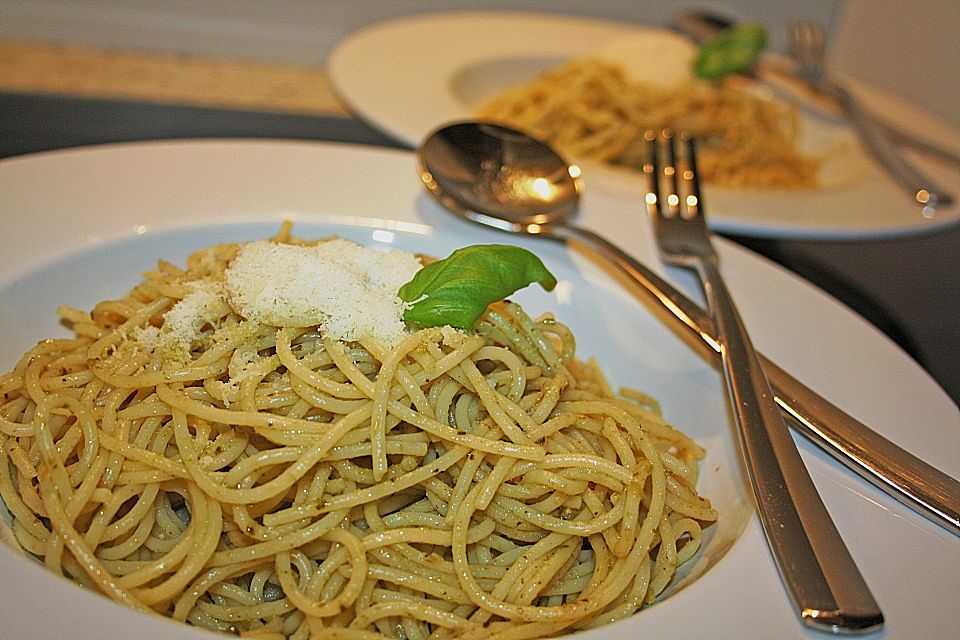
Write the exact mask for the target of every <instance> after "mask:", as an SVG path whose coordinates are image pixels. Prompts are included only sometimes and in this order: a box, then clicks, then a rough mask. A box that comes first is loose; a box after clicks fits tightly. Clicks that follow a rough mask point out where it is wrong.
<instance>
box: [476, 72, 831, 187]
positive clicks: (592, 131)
mask: <svg viewBox="0 0 960 640" xmlns="http://www.w3.org/2000/svg"><path fill="white" fill-rule="evenodd" d="M476 113H477V115H478V116H479V117H481V118H483V119H486V120H490V121H494V122H498V123H502V124H506V125H508V126H511V127H514V128H518V129H521V130H525V131H528V132H530V133H532V134H533V135H535V136H536V137H539V138H540V139H542V140H545V141H547V142H549V143H551V144H553V145H554V146H556V147H557V149H558V150H560V151H561V152H563V153H565V154H568V155H569V156H571V157H572V158H576V159H591V160H597V161H600V162H603V163H605V164H609V165H611V166H614V167H619V168H625V169H635V170H638V169H639V168H640V167H642V166H643V162H644V159H643V149H644V144H643V135H644V132H645V131H647V130H650V129H661V128H669V129H673V130H675V131H680V130H685V131H688V132H689V133H690V134H691V135H692V136H693V137H694V138H696V139H697V141H698V143H699V144H698V149H699V152H700V153H699V154H698V163H697V164H698V167H697V168H698V173H699V175H700V177H701V180H702V181H703V182H705V183H709V184H713V185H717V186H722V187H731V188H740V189H810V188H815V187H816V186H817V185H818V178H817V174H818V171H819V169H820V165H821V163H822V162H823V160H824V157H823V155H822V154H820V155H809V154H807V153H804V152H803V151H802V149H801V148H800V137H801V133H802V132H801V121H800V117H799V114H798V112H797V110H796V109H795V108H793V107H790V106H787V105H783V104H781V103H778V102H775V101H773V100H770V99H766V98H762V97H759V96H757V95H756V94H755V93H753V92H752V91H751V90H750V89H749V88H748V87H746V86H744V80H743V79H742V78H738V77H731V78H727V79H725V80H723V81H720V82H716V83H715V82H705V81H701V80H694V79H692V78H691V79H689V80H687V81H685V82H682V83H680V84H677V85H669V86H667V85H664V86H661V85H657V84H651V83H637V82H635V81H633V80H632V79H631V78H629V77H628V76H627V74H626V73H625V71H624V69H623V68H621V67H620V66H619V65H618V64H615V63H613V62H611V61H609V60H603V59H600V58H585V59H582V60H574V61H571V62H569V63H567V64H565V65H562V66H561V67H558V68H556V69H553V70H551V71H548V72H547V73H545V74H543V75H542V76H540V77H538V78H536V79H534V80H532V81H530V82H528V83H525V84H523V85H519V86H516V87H512V88H510V89H507V90H506V91H504V92H503V93H502V94H500V95H498V96H496V97H494V98H493V99H492V100H490V101H489V102H487V103H485V104H483V105H480V106H479V107H478V108H477V109H476Z"/></svg>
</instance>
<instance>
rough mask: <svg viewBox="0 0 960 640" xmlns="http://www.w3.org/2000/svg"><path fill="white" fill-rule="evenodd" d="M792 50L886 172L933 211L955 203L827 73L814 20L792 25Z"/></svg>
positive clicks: (809, 78)
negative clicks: (914, 164)
mask: <svg viewBox="0 0 960 640" xmlns="http://www.w3.org/2000/svg"><path fill="white" fill-rule="evenodd" d="M790 52H791V54H792V55H793V57H794V59H795V60H796V61H797V64H798V65H799V68H798V69H797V73H798V74H799V75H800V76H801V77H802V78H804V79H805V80H806V81H807V82H809V83H810V84H811V85H812V86H813V87H815V88H816V89H817V90H819V91H821V92H823V93H825V94H827V95H829V96H831V97H832V98H833V99H834V100H836V102H837V104H839V105H840V108H841V109H843V112H844V114H845V115H846V116H847V120H848V121H849V122H850V124H851V125H852V126H853V128H854V129H855V130H856V132H857V134H858V135H859V136H860V140H861V141H862V142H863V146H864V147H866V148H867V150H868V151H870V153H871V154H873V157H874V158H875V159H876V160H877V162H878V163H879V164H880V166H882V167H883V169H884V170H885V171H886V172H887V174H888V175H889V176H890V177H891V178H892V179H893V180H894V181H895V182H896V183H897V184H899V185H900V187H901V188H903V189H904V190H905V191H906V192H907V193H908V194H910V196H911V197H912V198H913V199H914V200H915V201H916V202H917V203H918V204H920V205H921V206H922V207H923V208H924V212H925V213H926V214H927V215H932V213H933V212H934V210H935V209H936V207H938V206H944V207H946V206H949V205H951V204H953V196H952V195H951V194H949V193H947V192H945V191H944V190H943V189H942V188H940V187H939V186H937V185H935V184H934V183H933V182H932V181H931V180H930V178H928V177H927V176H925V175H924V174H923V173H921V172H920V171H919V170H918V169H917V168H916V167H914V166H913V165H912V164H910V163H909V162H907V160H906V159H905V158H904V157H903V155H902V154H901V153H900V150H899V149H897V147H896V146H895V145H894V143H893V142H892V141H891V139H890V137H889V136H888V135H887V132H886V131H884V129H883V127H881V126H880V125H879V124H877V121H876V120H874V118H873V117H872V116H871V115H870V114H869V113H867V111H866V110H865V109H864V108H863V106H862V105H861V104H860V103H859V102H858V101H857V100H856V98H854V97H853V96H852V95H851V94H850V92H849V91H847V90H846V89H845V88H844V87H843V86H841V85H840V84H838V83H837V82H835V81H834V80H833V79H832V78H831V77H830V75H829V74H828V73H827V64H826V44H825V42H824V39H823V31H822V30H821V29H820V27H818V26H817V25H815V24H809V23H805V22H804V23H798V24H795V25H793V26H792V28H791V29H790Z"/></svg>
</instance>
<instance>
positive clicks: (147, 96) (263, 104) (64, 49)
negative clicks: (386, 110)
mask: <svg viewBox="0 0 960 640" xmlns="http://www.w3.org/2000/svg"><path fill="white" fill-rule="evenodd" d="M0 91H6V92H9V93H26V94H42V95H62V96H71V97H84V98H98V99H120V100H134V101H142V102H156V103H164V104H178V105H191V106H202V107H213V108H221V109H238V110H244V111H266V112H279V113H295V114H300V115H322V116H346V115H348V110H347V108H346V107H345V106H344V104H343V103H342V102H341V101H340V100H339V98H338V97H337V96H336V92H335V91H334V90H333V88H332V86H331V85H330V82H329V80H328V78H327V76H326V73H325V72H324V71H323V70H322V69H315V68H308V67H297V66H288V65H274V64H264V63H260V62H242V61H237V60H216V59H210V58H197V57H186V56H173V55H156V54H146V53H135V52H119V51H106V50H100V49H91V48H83V47H70V46H55V45H40V44H32V43H26V42H4V41H0Z"/></svg>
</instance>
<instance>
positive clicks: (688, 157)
mask: <svg viewBox="0 0 960 640" xmlns="http://www.w3.org/2000/svg"><path fill="white" fill-rule="evenodd" d="M682 137H683V140H682V142H683V144H682V145H681V146H682V152H678V145H677V144H676V139H675V137H674V136H673V135H672V134H671V133H670V132H669V131H668V132H663V133H660V134H654V133H652V132H648V133H647V135H646V137H645V141H646V143H647V145H646V146H647V149H648V151H649V153H648V154H647V155H646V162H645V164H644V174H645V175H646V177H647V185H648V189H647V195H646V203H647V209H648V212H649V214H650V219H651V221H652V223H653V230H654V236H655V238H656V241H657V248H658V249H659V251H660V256H661V257H662V259H663V260H664V262H666V263H668V264H672V265H676V266H680V267H685V268H688V269H693V270H695V271H696V272H697V274H698V275H699V276H700V280H701V282H702V283H703V288H704V292H705V293H706V299H707V309H708V312H709V313H710V316H711V318H712V319H713V323H714V326H715V327H716V328H717V341H718V342H719V343H720V358H721V362H722V365H723V373H724V379H725V380H726V383H727V384H726V386H727V393H728V397H729V399H730V403H731V406H732V409H733V414H734V418H735V423H736V425H737V435H738V438H739V440H740V446H741V452H742V454H743V459H744V462H745V468H746V470H747V476H748V477H749V478H750V483H751V485H753V492H754V495H755V497H756V503H757V511H758V513H759V514H760V521H761V523H762V524H763V529H764V532H765V533H766V537H767V541H768V543H769V545H770V550H771V551H772V552H773V556H774V559H775V560H776V562H777V566H778V568H779V569H780V575H781V576H782V578H783V581H784V583H785V584H786V586H787V589H788V591H789V592H790V595H791V596H792V597H793V600H794V603H795V604H796V607H797V610H798V613H799V614H800V617H801V619H802V620H803V622H804V623H805V624H807V625H808V626H811V627H813V628H816V629H818V630H821V631H829V632H835V633H864V632H868V631H873V630H875V629H877V628H878V627H880V626H881V625H882V624H883V614H882V613H881V612H880V608H879V606H878V605H877V603H876V601H875V600H874V599H873V595H872V594H871V593H870V589H869V588H868V587H867V584H866V581H865V580H864V579H863V576H862V575H861V574H860V570H859V569H858V568H857V566H856V563H855V562H854V560H853V558H852V557H851V555H850V553H849V551H848V550H847V547H846V545H845V544H844V542H843V539H842V538H841V537H840V533H839V532H838V531H837V528H836V526H835V525H834V523H833V520H832V519H831V518H830V514H829V513H828V512H827V509H826V507H825V506H824V504H823V502H822V501H821V500H820V496H819V494H818V493H817V489H816V487H815V486H814V484H813V481H812V480H811V479H810V475H809V473H807V469H806V467H805V466H804V464H803V460H802V459H801V457H800V452H799V451H798V450H797V448H796V445H795V444H794V442H793V438H791V437H790V432H789V431H788V430H787V426H786V424H784V421H783V418H782V417H781V416H780V412H779V410H778V408H777V404H776V402H775V401H774V395H773V391H772V390H771V389H770V385H769V383H768V382H767V378H766V376H765V375H764V371H763V367H762V365H761V364H760V359H759V357H758V356H757V353H756V351H755V350H754V348H753V345H752V343H751V341H750V337H749V336H748V335H747V330H746V327H745V325H744V324H743V321H742V320H741V318H740V314H739V312H738V311H737V308H736V305H735V304H734V302H733V297H732V296H731V294H730V292H729V290H728V289H727V286H726V284H725V282H724V280H723V277H722V275H721V273H720V265H719V257H718V255H717V253H716V251H715V250H714V248H713V242H712V241H711V240H710V232H709V230H708V229H707V224H706V222H705V220H704V215H703V207H702V203H701V201H700V188H699V185H698V181H697V171H696V160H695V158H696V156H695V153H694V143H693V140H692V139H691V138H689V137H687V136H682Z"/></svg>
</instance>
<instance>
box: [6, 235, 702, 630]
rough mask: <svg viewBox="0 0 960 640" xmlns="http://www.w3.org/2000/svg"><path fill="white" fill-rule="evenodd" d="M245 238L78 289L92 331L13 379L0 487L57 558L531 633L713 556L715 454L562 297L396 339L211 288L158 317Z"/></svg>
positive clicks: (196, 594) (294, 600)
mask: <svg viewBox="0 0 960 640" xmlns="http://www.w3.org/2000/svg"><path fill="white" fill-rule="evenodd" d="M273 240H274V241H276V242H278V243H290V244H294V245H296V244H300V241H299V240H297V239H295V238H293V237H291V236H290V235H289V233H288V228H287V227H284V229H283V230H282V231H281V233H280V234H279V235H278V236H277V237H275V238H274V239H273ZM242 246H243V245H237V244H224V245H217V246H213V247H210V248H208V249H204V250H202V251H199V252H197V253H196V254H194V255H193V256H191V257H190V258H189V259H188V261H187V265H186V268H185V269H181V268H178V267H176V266H174V265H172V264H170V263H166V262H161V263H159V266H158V268H157V269H156V270H155V271H153V272H150V273H147V274H146V275H145V278H144V280H143V281H142V282H141V283H140V284H138V285H137V286H136V287H135V288H134V289H133V290H132V291H131V292H130V293H129V294H127V295H126V296H124V297H122V298H120V299H118V300H111V301H106V302H101V303H99V304H97V305H96V306H95V307H94V308H93V310H92V311H91V312H89V313H86V312H81V311H78V310H75V309H68V308H66V309H62V310H61V317H62V320H63V322H64V323H65V324H67V325H68V326H69V327H70V328H71V329H72V331H73V333H74V334H75V336H74V337H72V338H63V339H51V340H44V341H42V342H40V343H39V344H38V345H37V346H36V347H34V348H33V349H31V350H30V351H29V352H27V353H26V355H25V356H24V357H23V358H22V359H21V361H20V362H19V364H17V365H16V367H15V368H14V369H13V371H11V372H10V373H8V374H6V375H4V376H3V377H2V378H0V391H2V394H3V400H2V406H0V432H2V435H0V441H2V447H0V495H2V498H3V501H4V502H5V504H6V506H7V508H8V509H9V511H10V513H11V514H12V516H13V524H12V530H13V534H14V535H15V537H16V539H17V540H18V541H19V543H20V544H21V545H22V547H23V548H24V549H25V550H26V551H27V552H29V553H31V554H33V555H34V556H36V557H37V558H39V559H41V560H42V562H43V563H45V565H46V566H47V567H48V568H49V569H50V570H52V571H54V572H57V573H60V574H63V575H66V576H68V577H70V578H72V579H73V580H75V581H77V582H79V583H80V584H82V585H84V586H86V587H89V588H91V589H94V590H97V591H100V592H102V593H103V594H105V595H107V596H109V597H110V598H112V599H114V600H116V601H117V602H120V603H123V604H126V605H128V606H130V607H134V608H136V609H139V610H142V611H145V612H154V613H158V614H162V615H166V616H171V617H172V618H174V619H176V620H180V621H185V622H187V623H189V624H192V625H196V626H201V627H207V628H210V629H215V630H221V631H228V632H234V633H239V634H241V635H245V636H247V637H256V638H309V637H322V638H362V639H371V638H382V637H387V638H426V637H433V638H446V637H454V636H456V637H459V638H531V637H540V636H550V635H554V634H558V633H561V632H562V631H565V630H575V629H582V628H585V627H592V626H596V625H601V624H604V623H607V622H610V621H613V620H617V619H619V618H623V617H625V616H628V615H630V614H632V613H634V612H635V611H637V610H638V609H640V608H641V607H642V606H644V604H646V603H650V602H652V601H653V600H654V599H655V598H656V597H657V596H658V594H660V593H661V592H662V591H663V590H664V588H665V587H666V586H667V585H668V584H669V583H670V581H671V579H672V578H673V577H674V574H675V572H676V570H677V568H678V566H680V565H682V564H683V563H685V562H687V561H688V560H690V558H691V557H692V556H693V555H694V554H695V553H696V551H697V549H698V547H699V546H700V544H701V540H702V536H701V526H702V525H704V524H708V523H710V522H711V521H713V520H715V518H716V514H715V512H714V510H713V509H712V508H711V505H710V503H709V501H708V500H707V499H705V498H703V497H701V496H699V495H698V494H697V492H696V489H695V484H696V480H697V467H698V461H699V460H701V459H702V457H703V455H704V453H703V451H702V450H701V449H700V447H698V446H697V445H696V444H695V443H694V442H692V441H691V440H690V439H689V438H688V437H687V436H685V435H683V434H682V433H680V432H679V431H677V430H676V429H675V428H673V427H672V426H670V425H669V424H667V423H666V422H665V421H664V420H663V418H662V417H661V416H660V414H659V409H658V408H657V405H656V403H655V402H654V401H653V400H652V399H650V398H648V397H646V396H644V395H643V394H640V393H636V392H629V391H626V392H621V394H614V393H613V392H612V391H611V390H610V388H609V387H608V385H607V383H606V381H605V380H604V377H603V375H602V374H601V372H600V370H599V369H598V367H597V366H596V364H594V363H591V362H580V361H578V360H577V359H575V357H574V339H573V336H572V335H571V334H570V331H569V330H568V329H567V328H565V327H564V326H563V325H562V324H560V323H559V322H558V321H557V320H555V319H554V318H553V317H551V316H549V315H548V316H544V317H542V318H540V319H537V320H533V319H531V318H529V317H528V316H527V315H526V314H525V313H524V312H523V310H522V309H521V308H520V307H519V306H518V305H516V304H514V303H510V302H502V303H498V304H495V305H493V306H491V307H490V309H489V310H488V311H487V313H486V314H485V315H484V316H483V317H482V318H481V320H480V322H479V323H478V325H477V326H476V327H475V330H473V331H469V332H464V331H459V330H454V329H452V328H450V327H445V328H429V329H423V330H419V331H416V332H408V334H406V335H405V336H404V337H403V338H402V339H401V340H400V341H399V343H398V344H396V345H395V346H393V347H392V348H387V347H385V346H384V344H383V343H382V342H380V341H378V340H375V339H368V338H363V337H361V338H360V339H357V340H355V341H350V342H344V341H338V340H334V339H331V338H330V337H329V336H327V335H324V334H323V333H322V332H321V331H320V330H318V328H317V327H316V326H307V327H277V326H272V325H270V324H268V323H263V322H260V323H254V322H252V321H250V320H248V319H245V318H244V317H242V316H241V315H239V314H238V312H237V311H236V310H235V309H234V308H232V307H231V306H230V305H229V304H219V305H218V304H209V305H207V306H206V307H205V308H204V310H203V313H202V314H200V315H198V316H197V317H202V320H201V321H199V322H197V323H196V324H195V325H194V327H193V328H194V330H195V334H194V335H192V336H191V337H190V338H189V342H188V343H185V344H184V345H183V346H184V348H183V349H177V348H173V347H172V346H171V345H172V343H170V342H169V341H167V342H164V340H162V339H159V337H158V336H162V335H165V334H163V333H162V332H163V331H164V326H163V325H164V323H165V322H168V321H169V319H168V318H169V317H170V316H171V315H172V311H173V310H174V308H175V307H176V308H180V307H177V305H178V303H180V302H182V301H184V300H187V299H188V297H189V296H190V294H191V292H196V291H200V290H202V289H203V288H204V285H203V284H202V283H210V284H211V286H212V285H217V284H218V283H220V282H222V281H223V280H224V277H225V276H224V274H225V272H226V271H228V268H229V265H230V263H231V261H232V260H233V258H234V257H235V256H236V255H237V254H238V251H240V249H241V247H242ZM14 579H15V578H13V577H9V576H8V582H9V581H10V580H14ZM11 588H15V586H11Z"/></svg>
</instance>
